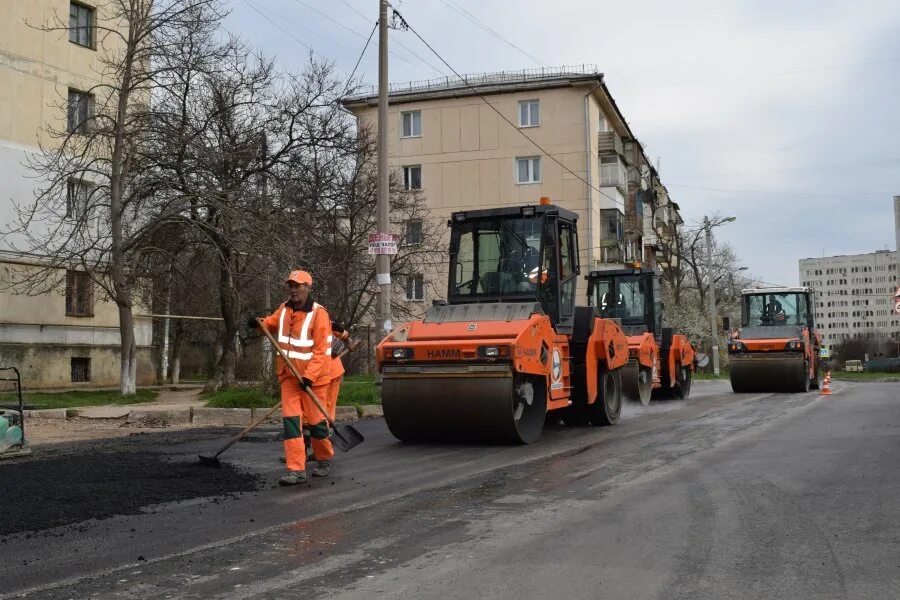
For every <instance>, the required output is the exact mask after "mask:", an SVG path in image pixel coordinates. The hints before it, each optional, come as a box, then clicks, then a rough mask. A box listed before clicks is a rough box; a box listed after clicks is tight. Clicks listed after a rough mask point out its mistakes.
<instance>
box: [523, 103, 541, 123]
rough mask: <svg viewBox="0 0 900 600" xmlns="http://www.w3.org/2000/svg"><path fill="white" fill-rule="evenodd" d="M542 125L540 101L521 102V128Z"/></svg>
mask: <svg viewBox="0 0 900 600" xmlns="http://www.w3.org/2000/svg"><path fill="white" fill-rule="evenodd" d="M540 124H541V103H540V102H539V101H538V100H523V101H522V102H519V127H537V126H538V125H540Z"/></svg>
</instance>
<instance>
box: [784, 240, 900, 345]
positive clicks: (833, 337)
mask: <svg viewBox="0 0 900 600" xmlns="http://www.w3.org/2000/svg"><path fill="white" fill-rule="evenodd" d="M897 260H898V257H897V252H891V251H888V250H880V251H878V252H872V253H868V254H855V255H844V256H827V257H822V258H804V259H801V260H800V263H799V268H800V282H801V285H808V286H811V287H813V288H815V290H816V322H817V323H818V324H819V327H820V329H821V330H822V334H823V336H824V339H825V343H826V345H827V346H829V347H831V346H833V345H834V344H837V343H839V342H841V341H842V340H845V339H849V338H852V337H854V336H856V335H873V336H875V337H878V338H882V339H886V338H890V337H891V336H892V335H900V315H896V314H894V313H893V312H892V306H891V297H892V296H893V294H894V290H896V288H897V286H898V285H900V271H898V262H897Z"/></svg>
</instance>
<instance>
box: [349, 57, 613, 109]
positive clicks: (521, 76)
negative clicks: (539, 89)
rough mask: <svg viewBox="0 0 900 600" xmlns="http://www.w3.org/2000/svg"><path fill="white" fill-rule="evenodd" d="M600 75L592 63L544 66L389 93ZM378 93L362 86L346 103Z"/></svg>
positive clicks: (404, 86) (395, 86) (409, 85)
mask: <svg viewBox="0 0 900 600" xmlns="http://www.w3.org/2000/svg"><path fill="white" fill-rule="evenodd" d="M599 74H600V72H599V71H598V70H597V65H590V64H584V65H574V66H563V67H541V68H539V69H521V70H517V71H497V72H494V73H476V74H466V75H463V76H462V77H439V78H437V79H424V80H420V81H410V82H405V83H392V84H390V85H389V86H388V90H389V92H390V93H391V94H411V93H416V92H430V91H436V90H442V89H454V88H459V87H468V86H473V87H477V86H488V85H497V84H503V83H527V82H531V81H542V80H547V79H560V78H563V77H582V76H585V75H599ZM377 93H378V88H377V87H376V86H374V85H367V86H363V87H362V88H361V89H360V90H359V92H358V93H356V94H354V95H352V96H349V97H348V98H347V100H351V101H352V100H361V99H363V98H368V97H371V96H375V95H377Z"/></svg>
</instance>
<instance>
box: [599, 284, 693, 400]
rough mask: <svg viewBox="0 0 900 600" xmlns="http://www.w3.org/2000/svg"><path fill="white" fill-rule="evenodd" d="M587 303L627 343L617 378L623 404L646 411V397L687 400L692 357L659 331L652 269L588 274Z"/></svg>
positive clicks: (685, 346)
mask: <svg viewBox="0 0 900 600" xmlns="http://www.w3.org/2000/svg"><path fill="white" fill-rule="evenodd" d="M588 302H589V303H590V304H592V305H593V306H596V307H597V308H598V309H599V311H600V316H601V317H607V318H613V319H618V321H619V323H621V325H622V329H623V330H624V332H625V336H626V338H627V339H628V352H629V359H628V364H627V365H626V366H625V368H624V369H623V372H622V386H623V387H622V389H623V393H624V394H625V397H626V398H629V399H630V400H635V401H638V402H640V403H641V404H643V405H644V406H646V405H647V404H649V403H650V397H651V395H655V396H656V397H662V398H667V397H668V398H671V397H675V398H681V399H685V398H687V397H688V396H689V395H690V393H691V379H692V377H693V373H694V368H695V363H696V356H697V355H696V353H695V352H694V347H693V346H691V343H690V342H689V341H688V339H687V338H686V337H685V336H684V335H682V334H680V333H675V332H674V330H673V329H672V328H671V327H663V303H662V291H661V290H660V285H659V275H658V274H657V273H656V271H655V270H654V269H642V268H639V267H638V268H631V269H614V270H606V271H591V273H590V274H589V275H588Z"/></svg>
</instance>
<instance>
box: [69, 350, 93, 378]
mask: <svg viewBox="0 0 900 600" xmlns="http://www.w3.org/2000/svg"><path fill="white" fill-rule="evenodd" d="M71 367H72V383H85V382H88V381H90V380H91V359H90V358H87V357H83V356H73V357H72V360H71Z"/></svg>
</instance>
